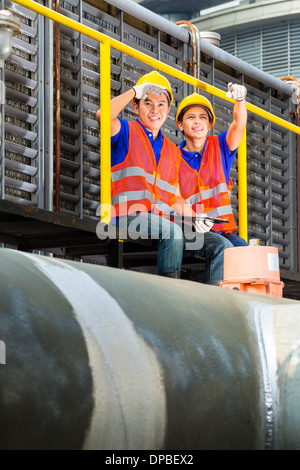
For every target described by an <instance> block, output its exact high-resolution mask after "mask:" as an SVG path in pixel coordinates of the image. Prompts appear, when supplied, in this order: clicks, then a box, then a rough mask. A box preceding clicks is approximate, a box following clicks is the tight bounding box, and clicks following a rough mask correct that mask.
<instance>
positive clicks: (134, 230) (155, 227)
mask: <svg viewBox="0 0 300 470" xmlns="http://www.w3.org/2000/svg"><path fill="white" fill-rule="evenodd" d="M118 226H119V228H120V229H121V230H124V231H126V230H128V234H129V236H130V237H131V238H133V239H137V238H144V239H147V238H151V239H155V240H157V241H158V251H157V273H158V274H159V275H162V274H165V273H170V272H180V270H181V264H182V256H183V251H184V249H185V248H186V253H187V254H189V255H190V256H194V257H196V258H198V259H201V260H203V261H204V262H205V270H204V279H203V281H204V282H209V281H214V280H222V279H223V266H224V250H225V249H226V248H231V247H232V246H233V245H232V244H231V243H230V241H229V240H226V238H224V237H222V236H221V235H219V234H217V233H213V232H207V233H205V234H204V235H203V234H198V233H194V232H193V233H192V232H191V231H188V233H186V231H183V230H182V228H181V227H180V226H179V225H177V224H176V223H174V222H172V221H170V220H168V219H164V218H162V217H160V216H158V215H154V214H150V213H149V214H139V215H138V216H129V217H120V218H119V220H118ZM191 236H193V240H192V239H191Z"/></svg>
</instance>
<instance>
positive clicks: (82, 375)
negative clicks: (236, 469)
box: [0, 248, 300, 450]
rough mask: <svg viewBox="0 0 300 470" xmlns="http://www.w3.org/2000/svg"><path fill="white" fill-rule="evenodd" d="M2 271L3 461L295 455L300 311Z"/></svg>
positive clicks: (253, 298)
mask: <svg viewBox="0 0 300 470" xmlns="http://www.w3.org/2000/svg"><path fill="white" fill-rule="evenodd" d="M0 261H1V262H0V282H1V296H0V314H1V337H0V340H1V344H2V345H3V344H4V343H5V345H6V362H5V364H3V362H2V363H1V364H0V369H1V370H0V372H1V373H0V380H1V394H0V413H1V420H0V428H1V433H0V436H1V438H0V448H1V449H2V450H4V449H34V450H38V449H44V450H46V449H51V450H54V449H55V450H59V449H67V450H72V449H101V450H110V449H113V450H132V449H135V450H154V449H156V450H168V449H173V450H180V449H185V450H188V449H193V450H197V449H207V450H209V449H234V450H239V449H297V448H299V447H300V427H299V419H300V407H299V383H300V365H299V364H300V334H299V333H300V331H299V330H300V302H297V301H292V300H287V299H279V298H275V297H269V296H258V295H254V294H248V293H243V292H238V291H233V290H230V289H222V288H221V287H214V286H206V285H203V284H200V283H196V282H191V281H184V280H177V279H175V280H174V279H170V278H164V277H159V276H156V275H150V274H144V273H136V272H132V271H124V270H120V269H115V268H108V267H104V266H96V265H89V264H86V263H76V262H72V261H63V260H60V259H56V258H50V257H43V256H38V255H34V254H29V253H23V252H20V251H14V250H9V249H4V248H2V249H0Z"/></svg>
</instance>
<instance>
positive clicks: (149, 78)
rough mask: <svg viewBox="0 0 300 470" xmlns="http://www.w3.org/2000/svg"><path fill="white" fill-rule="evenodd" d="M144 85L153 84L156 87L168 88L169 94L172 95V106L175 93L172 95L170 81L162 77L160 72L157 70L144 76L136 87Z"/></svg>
mask: <svg viewBox="0 0 300 470" xmlns="http://www.w3.org/2000/svg"><path fill="white" fill-rule="evenodd" d="M144 83H153V84H154V85H161V86H164V87H166V88H167V90H168V93H169V95H170V104H172V102H173V99H174V98H173V93H172V88H171V85H170V82H169V80H168V79H167V78H166V77H164V76H163V75H161V74H160V73H159V72H157V71H156V70H153V72H149V73H146V75H143V76H142V77H141V78H140V79H139V80H138V81H137V82H136V85H144Z"/></svg>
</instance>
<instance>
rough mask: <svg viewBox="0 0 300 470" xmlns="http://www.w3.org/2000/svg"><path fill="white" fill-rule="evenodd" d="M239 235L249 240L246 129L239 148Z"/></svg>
mask: <svg viewBox="0 0 300 470" xmlns="http://www.w3.org/2000/svg"><path fill="white" fill-rule="evenodd" d="M238 201H239V236H240V237H241V238H244V240H246V242H248V213H247V138H246V129H245V132H244V135H243V139H242V142H241V143H240V145H239V148H238Z"/></svg>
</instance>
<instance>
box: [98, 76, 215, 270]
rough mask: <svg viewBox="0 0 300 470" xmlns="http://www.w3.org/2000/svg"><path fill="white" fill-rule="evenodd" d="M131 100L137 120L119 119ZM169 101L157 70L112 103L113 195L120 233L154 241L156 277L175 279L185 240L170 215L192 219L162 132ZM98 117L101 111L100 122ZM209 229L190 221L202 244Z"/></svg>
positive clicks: (176, 158)
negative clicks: (134, 231) (156, 249)
mask: <svg viewBox="0 0 300 470" xmlns="http://www.w3.org/2000/svg"><path fill="white" fill-rule="evenodd" d="M130 101H132V103H133V108H134V111H135V113H136V114H137V120H135V121H127V120H124V119H121V118H120V117H119V114H120V112H121V111H122V110H123V109H124V108H125V106H127V105H128V104H129V103H130ZM172 101H173V93H172V88H171V85H170V83H169V81H168V80H167V78H166V77H164V76H163V75H161V74H160V73H159V72H157V71H153V72H150V73H148V74H146V75H143V76H142V77H141V78H140V79H139V80H138V82H137V84H136V85H135V86H134V87H133V88H131V89H129V90H128V91H126V92H125V93H123V94H121V95H119V96H117V97H115V98H113V99H112V100H111V187H112V194H111V196H112V209H113V211H112V212H113V214H114V215H115V216H116V220H117V225H118V226H119V228H120V229H121V230H122V231H123V230H125V229H127V230H128V234H129V235H131V233H130V232H132V231H133V229H135V230H136V232H139V237H140V238H154V239H157V240H158V256H157V272H158V274H159V275H163V276H167V277H173V278H179V277H180V269H181V263H182V253H183V248H184V235H183V230H182V228H181V227H180V226H179V225H177V224H176V223H174V220H173V219H172V213H174V209H175V210H176V211H177V212H178V213H179V214H183V213H184V214H185V215H187V216H190V217H192V216H195V215H196V214H195V212H194V211H193V209H192V208H191V207H190V206H189V205H188V204H187V203H186V201H185V200H184V199H183V198H182V196H181V195H180V192H179V185H178V180H179V167H180V161H181V152H180V150H179V149H178V148H177V147H176V145H175V144H174V143H173V142H171V141H170V140H169V139H168V138H167V137H165V136H164V135H163V134H162V132H161V127H162V125H163V124H164V123H165V121H166V119H167V117H168V114H169V111H170V106H171V104H172ZM100 118H101V111H100V110H99V111H98V112H97V119H98V121H99V122H100ZM210 226H211V224H210V225H206V224H205V223H203V221H202V220H196V221H194V228H195V231H196V232H198V234H201V236H202V238H201V237H200V235H199V237H198V238H201V242H202V243H203V235H202V234H203V233H204V232H205V231H207V230H209V228H210ZM198 234H197V233H196V234H195V235H194V236H195V237H196V236H197V235H198Z"/></svg>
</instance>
